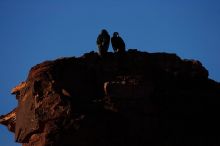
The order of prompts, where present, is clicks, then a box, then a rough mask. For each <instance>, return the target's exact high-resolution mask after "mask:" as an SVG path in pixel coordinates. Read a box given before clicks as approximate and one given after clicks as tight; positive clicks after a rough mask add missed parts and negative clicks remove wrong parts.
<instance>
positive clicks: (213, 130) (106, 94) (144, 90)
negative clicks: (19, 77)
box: [0, 49, 220, 146]
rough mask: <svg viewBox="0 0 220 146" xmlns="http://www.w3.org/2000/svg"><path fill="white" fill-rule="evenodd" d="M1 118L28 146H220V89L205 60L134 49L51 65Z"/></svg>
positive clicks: (19, 90)
mask: <svg viewBox="0 0 220 146" xmlns="http://www.w3.org/2000/svg"><path fill="white" fill-rule="evenodd" d="M12 93H13V94H15V95H16V98H17V100H18V106H17V107H16V108H15V109H14V110H13V111H12V112H10V113H9V114H7V115H4V116H1V117H0V123H1V124H4V125H6V126H8V128H9V130H10V131H12V132H14V133H15V140H16V141H17V142H19V143H22V145H23V146H196V145H198V146H205V145H207V146H216V145H219V144H220V143H219V139H220V135H219V131H220V126H219V125H220V124H219V123H220V120H219V118H218V115H219V112H220V99H219V98H220V84H219V83H217V82H215V81H213V80H211V79H209V78H208V71H207V70H206V69H205V68H204V67H203V66H202V64H201V63H200V62H199V61H195V60H183V59H181V58H179V57H178V56H177V55H175V54H168V53H147V52H139V51H137V50H134V49H133V50H131V49H130V50H128V51H127V52H126V53H125V54H123V55H118V54H114V53H108V54H107V55H106V56H105V57H100V56H99V55H98V54H97V53H94V52H91V53H87V54H85V55H83V56H82V57H79V58H75V57H70V58H61V59H57V60H54V61H46V62H43V63H41V64H38V65H36V66H35V67H33V68H32V69H31V70H30V72H29V75H28V77H27V79H26V81H24V82H22V83H21V84H20V85H18V86H17V87H15V88H14V89H13V90H12Z"/></svg>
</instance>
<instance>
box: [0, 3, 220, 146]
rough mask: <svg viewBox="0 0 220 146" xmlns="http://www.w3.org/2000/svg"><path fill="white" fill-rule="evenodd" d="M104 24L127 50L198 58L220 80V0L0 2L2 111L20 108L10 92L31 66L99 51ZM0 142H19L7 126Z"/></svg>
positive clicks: (9, 145)
mask: <svg viewBox="0 0 220 146" xmlns="http://www.w3.org/2000/svg"><path fill="white" fill-rule="evenodd" d="M102 28H106V29H107V30H108V31H109V33H111V34H112V33H113V32H114V31H118V32H119V33H120V34H121V36H122V37H123V39H124V40H125V42H126V46H127V48H138V49H139V50H142V51H147V52H168V53H176V54H177V55H178V56H180V57H181V58H183V59H197V60H200V61H201V62H202V64H203V65H204V66H205V67H206V68H207V69H208V70H209V74H210V76H209V77H210V78H211V79H214V80H216V81H220V61H219V54H220V1H219V0H63V1H61V0H59V1H58V0H37V1H32V0H1V1H0V68H1V71H0V115H1V114H5V113H7V112H9V111H10V110H11V109H12V108H13V107H15V106H16V104H17V101H16V100H15V97H14V96H12V95H10V90H11V88H12V87H14V86H15V85H17V84H18V83H20V82H21V81H24V80H25V79H26V77H27V74H28V71H29V69H30V68H31V67H32V66H34V65H35V64H37V63H40V62H42V61H44V60H53V59H56V58H58V57H64V56H80V55H82V54H83V53H85V52H88V51H96V37H97V35H98V33H99V31H100V30H101V29H102ZM109 50H110V51H112V48H109ZM0 145H1V146H3V145H7V146H14V145H16V144H15V143H14V142H13V135H12V134H11V133H9V132H8V131H7V130H6V128H5V127H3V126H0Z"/></svg>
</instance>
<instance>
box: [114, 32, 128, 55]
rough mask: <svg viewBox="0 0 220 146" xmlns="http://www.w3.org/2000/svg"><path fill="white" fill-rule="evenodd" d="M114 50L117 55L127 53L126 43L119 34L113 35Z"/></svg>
mask: <svg viewBox="0 0 220 146" xmlns="http://www.w3.org/2000/svg"><path fill="white" fill-rule="evenodd" d="M111 42H112V48H113V50H114V52H116V53H123V52H125V43H124V41H123V39H122V38H121V37H120V36H119V33H118V32H114V33H113V37H112V38H111Z"/></svg>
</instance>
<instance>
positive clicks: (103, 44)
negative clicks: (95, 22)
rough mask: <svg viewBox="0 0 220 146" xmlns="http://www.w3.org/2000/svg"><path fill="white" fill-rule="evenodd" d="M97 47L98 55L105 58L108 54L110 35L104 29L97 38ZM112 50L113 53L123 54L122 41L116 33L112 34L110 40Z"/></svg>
mask: <svg viewBox="0 0 220 146" xmlns="http://www.w3.org/2000/svg"><path fill="white" fill-rule="evenodd" d="M96 43H97V46H98V49H99V55H100V56H105V54H107V52H108V48H109V44H110V35H109V34H108V31H107V30H105V29H102V30H101V33H100V34H99V35H98V37H97V41H96ZM111 44H112V48H113V50H114V52H115V53H124V52H125V43H124V41H123V39H122V38H121V37H120V36H119V33H118V32H114V33H113V36H112V38H111Z"/></svg>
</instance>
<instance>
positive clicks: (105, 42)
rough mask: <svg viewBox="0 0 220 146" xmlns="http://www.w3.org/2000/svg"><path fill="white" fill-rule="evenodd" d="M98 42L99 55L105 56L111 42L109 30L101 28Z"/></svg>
mask: <svg viewBox="0 0 220 146" xmlns="http://www.w3.org/2000/svg"><path fill="white" fill-rule="evenodd" d="M96 43H97V46H98V49H99V55H100V56H105V55H106V54H107V52H108V47H109V43H110V35H109V34H108V32H107V30H105V29H102V30H101V33H100V34H99V35H98V37H97V41H96Z"/></svg>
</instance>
